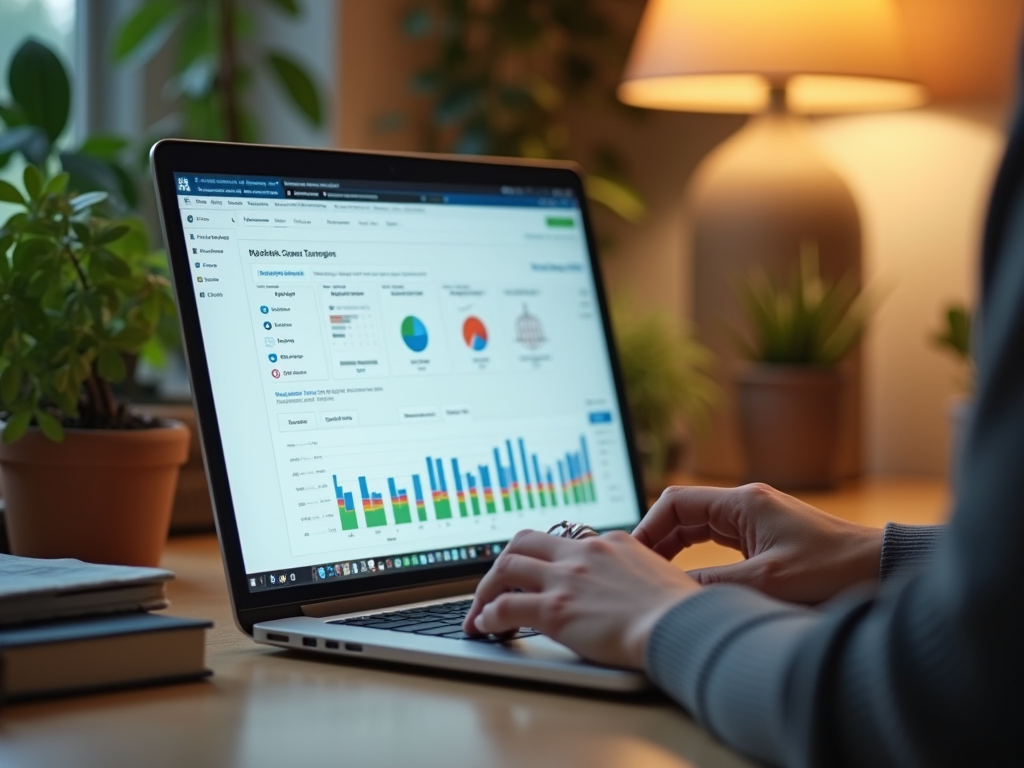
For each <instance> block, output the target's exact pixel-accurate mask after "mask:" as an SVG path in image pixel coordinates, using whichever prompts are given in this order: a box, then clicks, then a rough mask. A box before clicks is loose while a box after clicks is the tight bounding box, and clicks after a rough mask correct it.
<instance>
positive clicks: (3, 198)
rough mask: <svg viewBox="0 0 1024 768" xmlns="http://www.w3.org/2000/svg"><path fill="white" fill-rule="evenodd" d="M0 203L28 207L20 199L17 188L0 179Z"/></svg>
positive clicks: (21, 198) (26, 203)
mask: <svg viewBox="0 0 1024 768" xmlns="http://www.w3.org/2000/svg"><path fill="white" fill-rule="evenodd" d="M0 202H4V203H14V204H16V205H28V202H27V201H26V200H25V198H24V197H22V194H21V192H19V191H18V188H17V187H16V186H14V185H13V184H11V183H10V182H7V181H4V180H2V179H0Z"/></svg>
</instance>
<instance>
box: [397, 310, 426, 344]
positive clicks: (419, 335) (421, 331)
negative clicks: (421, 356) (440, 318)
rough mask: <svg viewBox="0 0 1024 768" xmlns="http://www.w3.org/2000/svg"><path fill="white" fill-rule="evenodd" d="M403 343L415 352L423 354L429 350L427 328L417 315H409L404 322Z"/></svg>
mask: <svg viewBox="0 0 1024 768" xmlns="http://www.w3.org/2000/svg"><path fill="white" fill-rule="evenodd" d="M402 341H404V342H405V346H407V347H408V348H409V349H411V350H412V351H413V352H422V351H423V350H425V349H426V348H427V326H425V325H424V324H423V321H422V320H420V319H419V318H418V317H416V316H415V315H409V316H408V317H406V318H405V319H404V320H403V321H402Z"/></svg>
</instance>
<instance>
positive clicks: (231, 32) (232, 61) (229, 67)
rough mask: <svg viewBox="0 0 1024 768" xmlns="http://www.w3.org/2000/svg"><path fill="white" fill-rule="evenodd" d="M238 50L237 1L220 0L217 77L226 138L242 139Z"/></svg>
mask: <svg viewBox="0 0 1024 768" xmlns="http://www.w3.org/2000/svg"><path fill="white" fill-rule="evenodd" d="M236 59H237V51H236V50H235V2H234V0H220V61H219V72H218V76H217V79H218V81H219V83H218V84H219V85H220V103H221V109H222V110H223V116H224V134H225V136H224V138H225V139H227V140H228V141H241V139H242V130H241V121H240V119H239V114H238V93H237V91H236V88H235V86H236V82H235V80H236V69H237V60H236Z"/></svg>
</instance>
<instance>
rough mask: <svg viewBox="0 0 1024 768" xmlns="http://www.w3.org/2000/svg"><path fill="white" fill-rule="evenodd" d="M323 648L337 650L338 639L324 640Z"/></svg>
mask: <svg viewBox="0 0 1024 768" xmlns="http://www.w3.org/2000/svg"><path fill="white" fill-rule="evenodd" d="M324 648H327V649H328V650H331V651H336V650H338V641H337V640H324Z"/></svg>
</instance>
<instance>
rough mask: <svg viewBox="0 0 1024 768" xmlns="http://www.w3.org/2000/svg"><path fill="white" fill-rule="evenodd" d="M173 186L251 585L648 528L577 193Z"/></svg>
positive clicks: (335, 185)
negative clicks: (581, 533)
mask: <svg viewBox="0 0 1024 768" xmlns="http://www.w3.org/2000/svg"><path fill="white" fill-rule="evenodd" d="M175 185H176V189H177V200H178V206H179V213H180V216H181V221H182V227H183V230H184V235H185V242H186V245H187V248H188V258H189V266H190V268H191V278H192V279H191V281H190V287H191V290H192V291H194V294H195V298H196V306H197V307H198V315H199V323H200V328H201V332H202V337H203V343H204V345H205V349H206V358H207V361H208V366H209V372H210V379H211V386H212V392H213V398H214V405H215V408H216V413H217V420H218V425H219V428H220V434H221V439H222V443H223V451H224V459H225V463H226V467H227V474H228V482H229V486H230V493H231V498H232V502H233V505H234V510H235V516H236V522H237V527H238V534H239V538H240V542H241V549H242V557H243V560H244V565H245V571H246V580H247V583H248V586H249V589H250V591H253V592H257V591H265V590H273V589H282V588H284V589H287V588H288V587H292V586H299V585H308V584H310V583H316V582H323V581H338V580H349V579H362V578H370V577H372V576H374V575H376V574H380V573H382V572H388V571H398V570H403V569H431V568H434V569H436V568H443V567H444V566H445V565H448V564H451V563H455V562H463V561H475V560H488V559H492V558H494V557H495V556H497V554H498V553H499V552H500V551H501V548H502V546H503V545H504V543H505V542H507V541H508V540H509V539H510V538H511V537H512V535H513V534H515V533H516V531H518V530H520V529H522V528H533V529H539V530H544V529H547V528H548V527H549V526H551V525H553V524H554V523H556V522H558V521H560V520H563V519H569V520H571V521H578V522H583V523H587V524H589V525H591V526H593V527H595V528H598V529H610V528H631V527H632V526H634V525H635V524H636V523H637V521H638V520H639V519H640V514H641V510H640V509H639V508H638V501H637V493H636V490H635V486H634V480H633V474H632V470H631V467H630V460H629V455H628V449H627V443H626V439H625V434H624V426H623V423H622V419H621V414H620V413H619V409H618V398H617V395H616V391H615V383H614V380H613V374H612V367H611V361H610V359H609V354H608V346H607V341H606V339H605V334H604V329H603V324H602V320H601V311H600V307H599V304H598V297H597V294H596V290H595V275H594V274H593V271H592V268H591V263H590V258H589V255H588V249H587V242H586V234H585V231H584V226H583V219H582V212H581V208H580V201H579V200H578V199H577V198H576V196H575V194H574V192H573V190H572V189H569V188H531V187H508V186H504V187H468V186H458V187H457V186H448V187H445V186H438V185H430V186H429V188H428V187H427V186H424V185H414V184H401V183H393V182H392V183H389V182H372V183H370V182H359V181H351V180H341V179H338V180H331V179H289V178H276V177H263V176H259V177H257V176H226V175H209V174H202V173H176V174H175ZM183 290H188V289H187V288H185V287H184V286H179V291H183Z"/></svg>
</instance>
